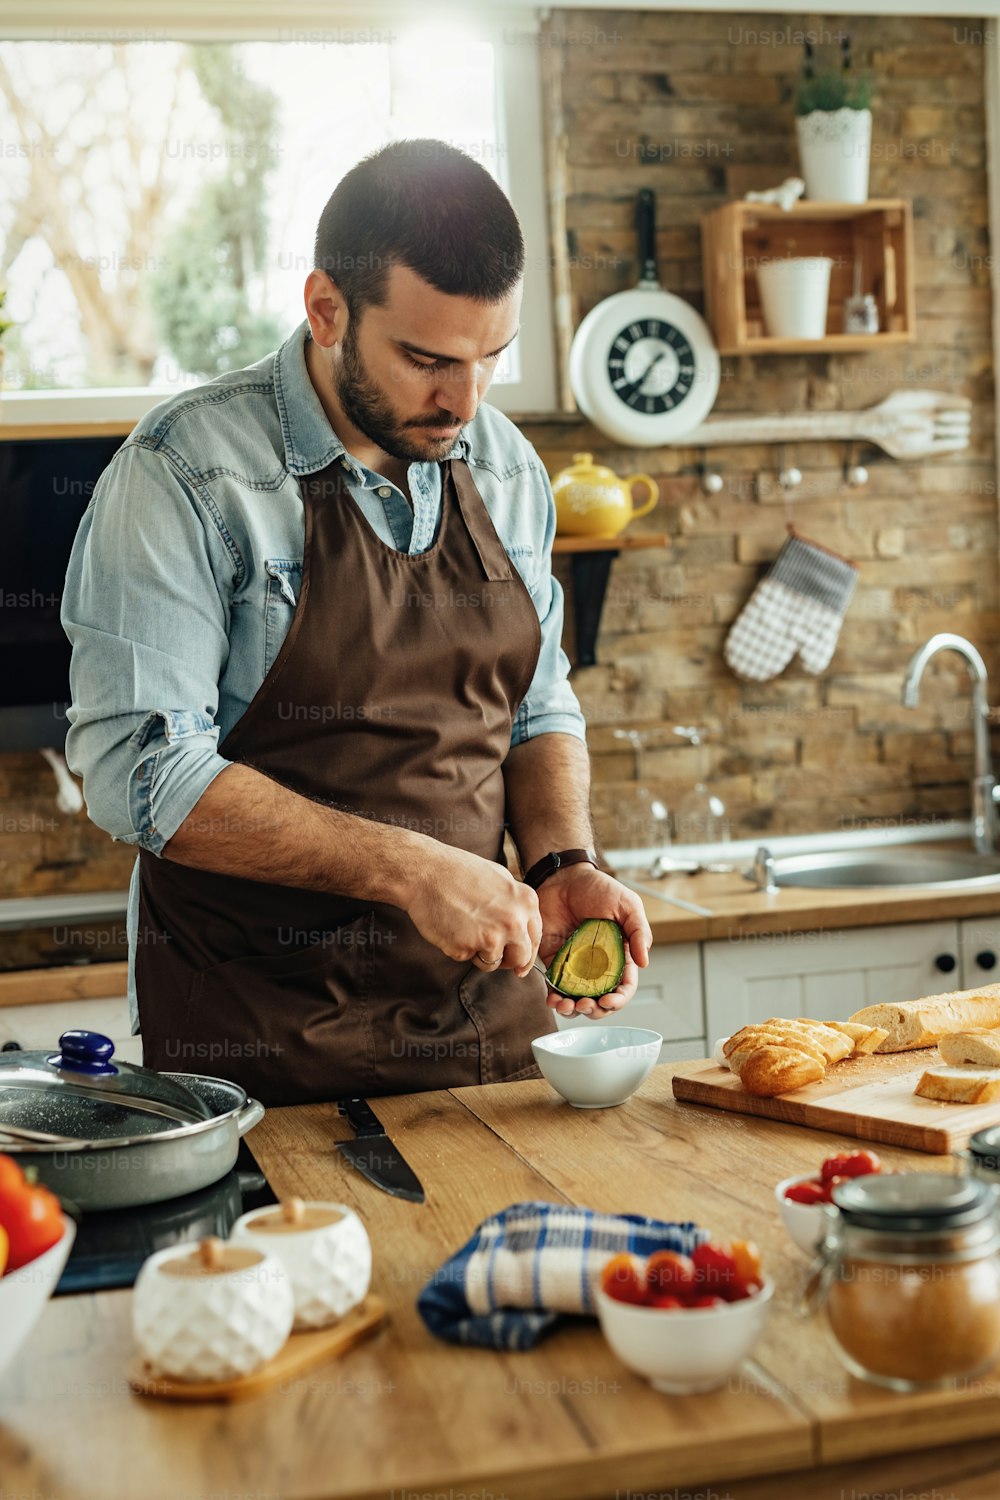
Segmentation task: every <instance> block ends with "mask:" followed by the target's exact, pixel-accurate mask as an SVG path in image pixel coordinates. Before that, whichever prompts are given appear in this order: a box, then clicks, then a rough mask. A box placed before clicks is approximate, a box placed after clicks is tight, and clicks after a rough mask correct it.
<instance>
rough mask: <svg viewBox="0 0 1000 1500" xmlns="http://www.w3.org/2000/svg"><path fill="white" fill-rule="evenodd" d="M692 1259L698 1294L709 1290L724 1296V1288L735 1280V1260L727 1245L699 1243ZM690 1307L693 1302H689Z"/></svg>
mask: <svg viewBox="0 0 1000 1500" xmlns="http://www.w3.org/2000/svg"><path fill="white" fill-rule="evenodd" d="M691 1259H692V1260H693V1261H694V1279H695V1286H696V1287H697V1289H698V1292H699V1293H700V1294H704V1293H707V1292H709V1291H712V1292H715V1293H717V1294H718V1295H719V1296H722V1297H724V1296H725V1288H726V1287H727V1286H730V1285H731V1284H732V1282H734V1281H735V1280H736V1262H735V1261H734V1260H733V1256H732V1252H731V1251H730V1248H729V1246H728V1245H713V1244H711V1243H709V1244H707V1245H699V1246H698V1248H697V1249H696V1250H695V1251H694V1253H693V1255H692V1256H691ZM691 1305H692V1307H693V1306H694V1303H692V1304H691Z"/></svg>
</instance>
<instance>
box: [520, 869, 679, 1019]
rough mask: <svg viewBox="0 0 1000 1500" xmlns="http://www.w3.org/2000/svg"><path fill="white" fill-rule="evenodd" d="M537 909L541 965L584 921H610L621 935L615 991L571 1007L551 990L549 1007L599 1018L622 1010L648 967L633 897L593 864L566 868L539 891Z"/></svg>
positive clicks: (641, 915)
mask: <svg viewBox="0 0 1000 1500" xmlns="http://www.w3.org/2000/svg"><path fill="white" fill-rule="evenodd" d="M538 906H539V909H540V911H541V914H542V924H543V932H542V942H541V947H540V949H539V956H540V957H541V959H542V960H543V962H544V963H545V964H546V965H548V964H549V962H550V961H551V959H552V958H553V956H554V955H555V954H556V953H557V952H558V950H559V949H560V948H561V947H562V945H563V943H564V942H565V941H566V939H567V938H568V937H569V936H570V934H571V933H572V932H574V931H575V930H576V928H577V927H579V925H580V923H581V922H586V921H587V920H588V919H589V918H592V917H606V918H609V919H610V920H611V921H613V922H617V923H618V926H619V927H620V928H621V930H622V932H623V933H624V936H625V968H624V971H623V973H622V977H621V979H620V980H619V981H618V987H617V989H614V990H612V991H611V993H610V994H608V995H602V996H601V998H600V999H599V1000H579V1001H576V1002H574V1001H572V1000H567V999H564V998H563V996H561V995H556V994H555V993H553V991H551V990H550V991H549V996H548V1002H547V1003H548V1004H549V1006H550V1007H551V1008H552V1009H553V1010H555V1011H558V1012H559V1014H560V1015H561V1016H574V1015H577V1016H595V1015H596V1016H600V1015H601V1013H602V1012H605V1011H613V1010H621V1008H622V1006H623V1005H627V1004H628V1002H629V1001H630V1000H631V998H632V996H633V995H634V994H635V991H636V986H637V984H638V982H639V969H644V968H645V967H646V965H647V964H648V963H649V949H650V946H651V945H652V942H653V934H652V933H651V932H650V930H649V923H648V922H647V920H646V913H645V911H644V910H643V905H642V902H641V901H640V900H639V897H638V896H637V895H636V894H635V892H634V891H630V890H629V889H628V887H627V886H624V885H622V884H621V883H620V882H619V881H617V880H616V879H615V878H614V876H613V875H605V874H604V872H603V871H602V870H595V869H594V867H593V866H592V865H569V866H568V867H567V868H565V869H563V870H557V871H556V873H555V874H554V875H550V876H549V878H548V880H546V881H545V882H544V883H543V884H542V885H541V886H539V889H538Z"/></svg>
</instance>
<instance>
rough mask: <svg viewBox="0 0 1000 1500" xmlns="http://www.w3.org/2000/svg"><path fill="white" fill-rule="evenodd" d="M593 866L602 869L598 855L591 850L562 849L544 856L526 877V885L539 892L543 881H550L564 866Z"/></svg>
mask: <svg viewBox="0 0 1000 1500" xmlns="http://www.w3.org/2000/svg"><path fill="white" fill-rule="evenodd" d="M582 864H588V865H593V867H594V869H595V870H597V869H600V866H599V865H598V863H597V855H596V854H593V853H592V852H591V850H589V849H560V850H559V852H558V853H556V852H555V851H554V850H553V851H551V852H550V853H549V854H546V855H544V856H543V857H542V858H541V859H540V860H539V861H538V863H537V864H534V865H532V867H531V869H530V870H529V871H528V872H527V874H526V875H525V876H524V883H525V885H530V886H531V887H532V889H533V890H536V891H537V890H538V887H539V886H540V885H541V883H542V881H543V880H548V878H549V876H550V875H554V874H555V873H556V871H557V870H561V869H562V868H563V866H564V865H582Z"/></svg>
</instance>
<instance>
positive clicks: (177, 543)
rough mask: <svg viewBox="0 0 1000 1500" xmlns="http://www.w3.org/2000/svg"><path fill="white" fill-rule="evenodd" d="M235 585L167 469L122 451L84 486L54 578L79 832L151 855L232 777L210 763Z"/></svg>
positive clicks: (210, 530) (208, 528) (214, 755)
mask: <svg viewBox="0 0 1000 1500" xmlns="http://www.w3.org/2000/svg"><path fill="white" fill-rule="evenodd" d="M233 574H234V566H233V558H232V556H231V555H230V554H229V553H228V551H227V548H226V545H225V544H224V543H223V540H222V538H221V536H220V535H219V533H218V531H217V529H216V527H215V526H214V524H213V522H212V520H211V518H210V516H209V515H208V514H207V512H206V510H205V508H204V507H203V506H202V505H201V504H200V503H199V500H198V497H197V496H196V494H195V493H194V491H193V490H192V488H191V487H190V486H189V485H188V483H187V481H186V480H185V478H184V476H183V475H182V474H181V473H180V471H179V470H177V469H176V468H175V467H174V465H173V464H172V463H171V461H170V459H169V457H167V456H166V455H164V454H163V453H161V452H158V451H155V450H151V449H148V448H146V447H144V446H142V445H140V444H136V443H127V444H126V445H125V446H124V447H123V448H121V449H120V450H119V452H118V453H117V454H116V455H115V457H114V459H113V460H112V461H111V463H110V465H109V466H108V468H107V469H105V471H104V473H103V474H102V475H101V477H100V479H99V481H98V483H97V485H96V487H95V490H94V494H93V497H92V499H91V501H90V504H89V506H88V507H87V511H86V514H85V515H84V517H83V519H82V521H81V523H80V528H79V530H78V532H77V535H76V539H75V541H74V543H73V549H72V552H71V554H70V560H69V567H68V569H67V573H66V583H65V589H64V592H63V603H62V612H61V620H62V626H63V629H64V630H65V632H66V634H67V636H68V637H69V640H70V643H71V645H72V648H73V654H72V661H71V665H70V693H71V698H72V702H71V704H70V707H69V710H68V712H67V719H68V722H69V728H68V731H67V735H66V759H67V763H68V764H69V767H70V769H71V770H72V771H74V772H76V774H77V775H80V776H82V777H83V792H84V798H85V800H86V804H87V812H88V814H89V815H90V817H91V819H92V820H93V821H94V822H95V823H96V824H97V825H98V826H99V827H100V828H103V829H105V830H106V832H108V833H110V835H111V837H112V838H114V839H117V840H120V841H121V842H122V843H126V844H135V845H138V846H139V847H141V848H143V849H148V850H150V852H152V853H153V854H160V853H162V850H163V846H164V844H165V843H166V842H167V841H168V839H170V838H171V837H172V835H173V834H174V833H175V832H176V831H177V829H178V828H179V827H180V825H181V823H183V821H184V819H185V818H186V817H187V815H188V814H189V813H190V812H191V810H192V808H193V807H194V806H195V803H196V802H197V801H198V799H199V797H200V796H201V795H202V793H203V792H204V790H205V788H206V787H207V786H208V785H209V783H210V782H211V781H213V780H214V779H215V777H216V776H217V775H218V774H219V772H220V771H223V770H225V768H226V767H227V766H228V765H229V764H230V762H229V761H227V760H225V759H224V758H223V757H222V756H221V755H219V753H218V740H219V731H218V726H217V724H216V722H215V716H216V712H217V710H218V702H219V678H220V675H221V673H222V669H223V666H224V664H225V661H226V658H227V654H228V650H229V639H228V632H227V624H228V618H229V606H230V599H231V592H232V579H233Z"/></svg>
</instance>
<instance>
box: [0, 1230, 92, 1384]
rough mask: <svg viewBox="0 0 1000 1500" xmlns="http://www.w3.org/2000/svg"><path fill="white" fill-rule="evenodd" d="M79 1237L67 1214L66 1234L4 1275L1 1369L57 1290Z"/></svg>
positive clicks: (0, 1303)
mask: <svg viewBox="0 0 1000 1500" xmlns="http://www.w3.org/2000/svg"><path fill="white" fill-rule="evenodd" d="M75 1239H76V1225H75V1224H74V1222H73V1220H72V1219H69V1218H66V1217H65V1215H64V1217H63V1232H62V1238H61V1239H58V1240H56V1242H55V1244H54V1245H51V1246H50V1247H49V1249H48V1250H45V1251H43V1253H42V1254H41V1255H39V1256H37V1257H36V1258H35V1259H34V1260H32V1261H29V1262H28V1264H27V1265H26V1266H21V1268H20V1269H19V1270H17V1271H8V1272H7V1274H6V1276H4V1277H3V1278H2V1279H0V1371H2V1370H3V1369H4V1368H5V1366H7V1365H9V1364H10V1362H11V1360H12V1359H13V1358H14V1355H15V1354H16V1353H17V1351H18V1349H20V1347H21V1345H22V1344H23V1343H24V1341H25V1339H26V1338H27V1337H28V1334H29V1333H30V1332H31V1330H32V1328H34V1326H35V1324H36V1323H37V1322H38V1319H39V1318H40V1317H41V1314H42V1308H43V1307H44V1306H45V1304H46V1302H48V1300H49V1298H50V1297H51V1296H52V1293H53V1292H54V1291H55V1287H56V1283H57V1282H58V1280H59V1278H60V1276H61V1275H62V1273H63V1267H64V1266H65V1264H66V1262H67V1260H68V1259H69V1252H70V1251H71V1250H72V1248H73V1241H74V1240H75Z"/></svg>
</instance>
